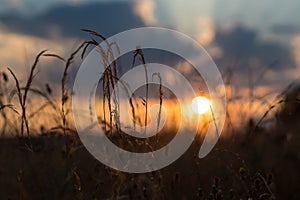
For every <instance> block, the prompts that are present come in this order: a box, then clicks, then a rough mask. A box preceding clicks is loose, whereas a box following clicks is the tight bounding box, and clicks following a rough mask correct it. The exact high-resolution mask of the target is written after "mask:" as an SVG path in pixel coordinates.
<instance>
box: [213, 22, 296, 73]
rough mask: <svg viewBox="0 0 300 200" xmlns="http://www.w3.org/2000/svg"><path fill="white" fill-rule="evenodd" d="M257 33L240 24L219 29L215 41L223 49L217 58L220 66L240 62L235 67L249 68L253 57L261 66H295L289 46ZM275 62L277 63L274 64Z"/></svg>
mask: <svg viewBox="0 0 300 200" xmlns="http://www.w3.org/2000/svg"><path fill="white" fill-rule="evenodd" d="M257 35H258V34H257V33H256V32H255V31H253V30H249V29H247V28H245V27H243V26H240V25H239V26H236V27H234V28H233V29H231V30H230V31H228V30H227V31H224V30H221V29H219V30H217V31H216V35H215V43H216V44H217V45H218V46H219V47H221V48H222V50H223V56H222V58H221V59H218V60H217V62H218V64H219V66H222V67H223V68H224V67H227V66H228V65H232V64H237V63H238V66H235V68H238V69H240V70H247V69H248V67H249V66H250V65H251V59H256V60H258V61H259V63H260V65H261V66H260V67H261V68H263V67H266V66H269V67H271V68H272V69H274V70H280V69H285V68H290V67H294V66H295V63H294V61H293V59H292V58H291V53H290V50H289V49H288V48H286V47H284V46H282V45H281V44H279V43H277V42H274V41H263V40H260V39H259V38H258V36H257ZM275 62H276V63H277V64H276V65H272V63H275ZM250 67H251V66H250Z"/></svg>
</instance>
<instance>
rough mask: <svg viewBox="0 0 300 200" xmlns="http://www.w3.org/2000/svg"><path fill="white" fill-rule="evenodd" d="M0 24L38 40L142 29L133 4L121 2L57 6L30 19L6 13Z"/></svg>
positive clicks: (110, 33) (105, 34) (108, 34)
mask: <svg viewBox="0 0 300 200" xmlns="http://www.w3.org/2000/svg"><path fill="white" fill-rule="evenodd" d="M0 22H1V23H2V24H4V25H5V27H7V28H8V29H9V30H10V31H13V32H20V33H25V34H30V35H35V36H40V37H51V35H52V34H53V32H55V31H56V32H57V31H58V32H60V33H61V34H62V35H63V36H77V37H83V36H84V35H85V34H83V33H82V32H81V31H80V29H82V28H86V29H92V30H95V31H98V32H99V33H101V34H103V35H104V36H106V37H109V36H111V35H113V34H116V33H119V32H121V31H124V30H127V29H130V28H136V27H141V26H145V24H144V23H143V21H142V19H141V18H140V17H139V16H138V15H136V14H135V12H134V10H133V3H132V2H125V1H124V2H105V3H89V4H80V5H74V6H72V5H59V6H56V7H53V8H51V9H49V10H47V11H46V12H44V13H43V14H40V15H37V16H34V17H31V18H25V17H23V16H19V15H17V14H10V13H8V14H5V15H2V16H0Z"/></svg>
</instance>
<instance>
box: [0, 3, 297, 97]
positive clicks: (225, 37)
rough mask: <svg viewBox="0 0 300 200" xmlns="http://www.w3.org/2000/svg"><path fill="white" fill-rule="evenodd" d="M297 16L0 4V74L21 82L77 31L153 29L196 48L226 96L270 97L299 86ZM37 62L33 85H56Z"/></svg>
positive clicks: (213, 6)
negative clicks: (209, 61) (29, 68)
mask: <svg viewBox="0 0 300 200" xmlns="http://www.w3.org/2000/svg"><path fill="white" fill-rule="evenodd" d="M299 9H300V1H298V0H287V1H279V0H264V1H242V0H227V1H224V0H202V1H194V0H186V1H182V0H136V1H133V0H119V1H116V0H98V1H97V0H65V1H63V0H0V58H1V60H0V71H4V70H6V67H7V66H9V67H11V68H12V69H13V70H15V71H16V72H17V73H18V74H19V75H20V76H21V77H22V76H23V75H24V69H25V67H24V65H25V66H26V65H30V63H31V62H32V61H33V59H34V57H35V55H36V54H37V53H38V52H39V51H41V50H43V49H50V50H51V52H55V53H57V54H59V55H62V56H65V57H66V56H67V55H69V54H70V53H71V52H72V51H73V50H74V49H75V48H76V46H77V45H79V44H80V42H81V41H83V40H84V39H86V38H88V37H87V34H84V33H82V32H81V31H80V29H81V28H89V29H93V30H96V31H98V32H100V33H102V34H103V35H105V36H106V37H108V36H111V35H113V34H116V33H118V32H120V31H124V30H127V29H130V28H136V27H143V26H160V27H166V28H171V29H175V30H178V31H181V32H183V33H185V34H187V35H189V36H190V37H192V38H194V39H195V40H197V41H198V42H199V43H200V44H201V45H203V46H204V48H205V49H206V50H207V51H208V53H209V54H210V55H211V56H212V58H213V59H214V61H215V62H216V64H217V66H218V68H219V69H220V71H221V72H222V73H223V74H224V81H225V82H226V83H229V82H230V84H232V85H234V87H229V90H230V91H229V92H230V93H231V94H234V95H233V96H247V95H248V94H249V91H247V89H249V82H250V84H253V85H255V89H256V90H255V92H256V93H257V95H258V96H264V95H268V94H270V93H271V94H273V96H274V95H276V94H277V93H278V92H280V91H282V90H283V89H284V88H285V87H286V86H287V85H288V84H289V83H290V82H292V81H294V80H298V79H299V77H298V74H299V75H300V58H299V57H300V23H299V19H300V14H299ZM103 19H105V20H103ZM154 55H156V54H154ZM168 56H169V55H167V57H166V58H169V59H167V60H171V59H170V58H172V57H168ZM153 57H155V56H153ZM43 63H44V66H43V68H42V69H41V70H40V74H39V75H40V77H41V80H40V81H43V82H50V83H53V84H55V83H59V82H60V75H59V74H58V71H59V70H58V69H57V67H56V65H58V64H59V63H57V62H53V61H50V60H48V59H46V60H43ZM173 64H174V63H173ZM180 64H183V65H184V63H183V62H179V63H177V64H176V65H175V68H176V67H177V68H180V67H178V66H179V65H180ZM231 71H233V72H234V73H233V75H232V74H231V73H230V72H231ZM75 73H76V72H72V73H71V75H73V76H75ZM230 74H231V75H230ZM191 80H194V79H193V77H191ZM195 81H197V79H195Z"/></svg>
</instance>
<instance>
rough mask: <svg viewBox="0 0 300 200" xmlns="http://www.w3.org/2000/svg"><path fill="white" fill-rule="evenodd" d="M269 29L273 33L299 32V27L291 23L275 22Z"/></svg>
mask: <svg viewBox="0 0 300 200" xmlns="http://www.w3.org/2000/svg"><path fill="white" fill-rule="evenodd" d="M271 30H272V32H273V33H275V34H297V33H299V32H300V27H299V26H296V25H292V24H277V25H274V26H273V27H272V28H271Z"/></svg>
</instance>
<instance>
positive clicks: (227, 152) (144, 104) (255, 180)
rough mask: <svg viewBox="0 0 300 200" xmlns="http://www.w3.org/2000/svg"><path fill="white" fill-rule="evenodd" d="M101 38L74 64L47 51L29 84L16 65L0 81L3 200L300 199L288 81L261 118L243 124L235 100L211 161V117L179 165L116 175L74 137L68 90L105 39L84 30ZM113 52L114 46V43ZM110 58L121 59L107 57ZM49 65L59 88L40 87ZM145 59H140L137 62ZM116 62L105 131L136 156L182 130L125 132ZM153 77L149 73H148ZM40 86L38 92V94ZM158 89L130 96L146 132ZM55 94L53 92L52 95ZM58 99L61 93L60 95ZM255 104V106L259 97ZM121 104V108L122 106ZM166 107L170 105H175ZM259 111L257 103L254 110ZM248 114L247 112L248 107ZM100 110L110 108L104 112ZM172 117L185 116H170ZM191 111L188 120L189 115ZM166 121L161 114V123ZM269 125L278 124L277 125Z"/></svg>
mask: <svg viewBox="0 0 300 200" xmlns="http://www.w3.org/2000/svg"><path fill="white" fill-rule="evenodd" d="M84 31H85V32H88V33H89V34H91V36H92V37H93V38H94V39H91V40H90V41H85V42H83V43H82V44H81V45H79V46H78V48H77V49H76V50H75V51H74V52H73V53H72V54H71V55H70V56H69V57H68V58H66V59H65V58H62V57H61V56H59V55H56V54H53V53H49V51H42V52H41V53H40V54H38V55H37V57H36V58H35V60H34V62H33V64H32V66H31V67H29V68H25V69H24V73H26V74H28V78H27V79H26V80H19V78H18V74H15V73H14V72H13V71H12V70H11V69H10V68H7V69H6V70H4V71H1V77H0V114H1V116H0V120H1V121H0V131H1V132H0V134H1V139H0V148H1V150H0V198H1V199H214V200H220V199H247V200H250V199H269V200H270V199H299V198H300V184H299V180H300V173H299V169H300V159H299V157H300V153H299V144H300V136H299V130H300V125H299V120H300V104H299V93H300V89H299V88H300V87H299V86H298V85H297V82H293V83H292V84H290V85H289V86H288V87H287V88H286V89H285V90H284V91H282V92H281V93H280V94H278V95H277V97H276V98H275V100H274V101H273V102H270V103H268V104H267V103H265V102H264V103H261V104H260V105H259V106H258V108H256V109H259V112H260V113H261V114H259V115H258V117H257V116H256V117H255V118H254V117H251V116H247V117H245V118H243V119H240V120H238V121H237V120H236V119H235V118H236V117H235V118H233V117H231V116H235V113H234V112H235V111H236V110H237V109H239V108H237V107H234V106H233V107H230V104H234V100H233V99H229V101H228V108H230V109H228V111H227V120H226V124H225V128H224V130H223V132H224V133H223V134H222V137H221V138H220V139H219V141H218V143H217V145H216V146H215V147H214V149H213V151H212V152H210V154H208V156H206V157H205V158H203V159H199V158H198V151H199V147H200V146H201V143H202V142H203V138H204V136H205V130H206V129H207V124H208V123H213V119H212V118H211V117H207V118H205V121H206V122H205V123H202V125H203V126H201V127H199V128H198V132H199V133H198V134H197V136H196V138H195V140H194V141H193V143H192V145H191V146H190V148H189V149H188V150H187V152H186V153H185V154H184V155H183V156H181V157H180V158H179V159H178V160H177V161H176V162H174V163H173V164H171V165H169V166H168V167H166V168H163V169H161V170H158V171H154V172H151V173H144V174H129V173H124V172H119V171H116V170H113V169H111V168H109V167H107V166H105V165H103V164H102V163H100V162H99V161H97V160H96V159H95V158H94V157H93V156H92V155H90V154H89V152H88V151H87V150H86V149H85V147H84V146H83V144H82V143H81V141H80V139H79V137H78V134H77V132H76V129H75V126H74V121H73V116H72V109H71V102H72V95H73V94H72V88H71V87H69V86H68V80H69V78H70V77H69V71H70V69H71V68H72V67H73V65H74V63H75V60H76V59H83V58H84V56H85V55H86V53H87V52H88V51H89V49H90V48H91V47H93V46H97V45H98V44H99V42H98V40H100V41H102V40H105V38H104V37H103V36H102V35H101V34H98V33H96V32H93V31H90V30H84ZM108 45H111V44H108ZM101 56H102V58H103V60H104V61H105V62H108V60H110V59H113V55H112V54H111V52H109V51H108V52H102V54H101ZM145 57H146V55H144V54H143V51H142V50H140V49H137V50H136V51H135V52H133V56H132V60H133V64H132V65H133V66H132V67H134V65H135V62H140V63H141V64H144V65H146V62H145ZM42 59H55V60H58V62H59V63H61V65H62V66H63V68H61V82H60V85H59V86H52V85H50V84H48V83H45V84H44V85H43V86H42V87H40V85H37V84H36V83H35V80H36V79H38V76H39V74H38V71H39V69H38V68H39V67H40V66H41V65H43V62H42V61H41V60H42ZM138 60H139V61H138ZM117 65H118V63H116V62H112V64H111V65H110V66H109V67H108V68H107V70H106V71H105V72H104V74H103V75H101V76H99V80H100V82H99V86H98V89H99V91H100V93H101V95H102V97H101V99H99V101H100V103H99V104H98V110H100V111H98V112H101V111H102V114H99V124H100V125H101V126H102V127H103V130H105V133H106V135H107V137H109V139H110V140H111V141H113V143H115V144H117V145H118V146H121V147H122V148H124V149H128V150H133V149H134V150H135V151H138V152H144V151H149V150H152V149H154V148H159V147H160V146H163V145H164V144H166V143H168V142H169V141H170V140H171V139H172V137H173V136H174V134H176V130H177V129H178V127H177V126H178V123H177V121H176V120H177V119H175V120H174V119H171V120H167V121H166V127H165V128H164V129H162V131H161V132H160V133H159V134H158V137H159V138H160V139H159V140H158V138H157V137H154V138H153V139H138V140H137V139H133V138H131V137H128V136H126V134H124V132H123V131H122V130H121V129H120V127H118V123H116V121H115V119H114V118H113V115H112V113H113V112H112V105H111V101H112V99H113V98H114V96H112V93H111V92H112V88H114V87H115V85H116V84H117V82H118V77H119V74H118V66H117ZM145 70H147V68H146V67H145ZM38 86H39V87H38ZM149 87H150V85H148V84H146V87H145V88H144V89H145V90H146V96H145V97H140V98H139V97H136V98H133V97H132V98H130V102H128V103H129V104H130V109H131V118H132V120H133V121H134V123H135V124H136V125H140V126H142V125H146V124H147V123H148V120H147V116H148V112H150V111H149V110H148V106H150V104H151V98H152V97H150V96H148V90H149ZM156 90H157V91H158V92H157V93H156V95H157V96H156V101H157V102H158V104H159V105H160V107H159V111H161V109H162V108H161V107H162V105H163V104H165V102H168V101H169V102H170V101H171V102H173V104H174V105H175V104H176V100H172V99H165V97H164V96H165V94H164V92H163V88H162V87H161V85H158V87H156ZM54 93H55V94H54ZM57 93H58V94H59V95H56V94H57ZM253 101H254V100H253ZM118 103H120V102H118ZM173 104H171V103H168V105H171V106H173ZM253 104H254V103H253ZM245 107H246V108H247V106H245ZM101 108H103V109H102V110H101ZM167 114H169V115H171V116H173V115H176V114H177V113H167ZM181 114H184V113H181ZM159 119H160V117H159ZM269 121H271V122H269Z"/></svg>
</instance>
